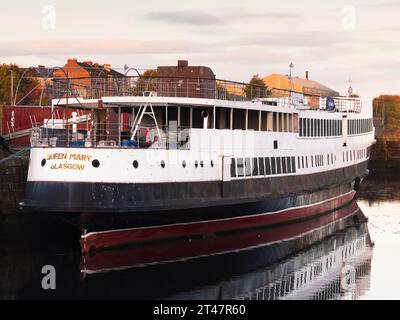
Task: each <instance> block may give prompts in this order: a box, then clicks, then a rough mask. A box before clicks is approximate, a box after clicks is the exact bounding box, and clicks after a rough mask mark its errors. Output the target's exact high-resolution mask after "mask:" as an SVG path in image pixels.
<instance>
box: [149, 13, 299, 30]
mask: <svg viewBox="0 0 400 320" xmlns="http://www.w3.org/2000/svg"><path fill="white" fill-rule="evenodd" d="M297 17H298V15H296V14H292V13H286V12H249V11H246V10H244V9H241V10H235V11H234V12H227V13H224V14H220V15H216V14H210V13H205V12H199V11H191V10H183V11H158V12H151V13H148V14H146V15H145V18H147V19H149V20H152V21H161V22H165V23H168V24H185V25H194V26H206V25H221V24H227V23H231V22H237V21H238V20H242V21H243V20H247V21H251V20H256V19H257V20H258V19H294V18H297Z"/></svg>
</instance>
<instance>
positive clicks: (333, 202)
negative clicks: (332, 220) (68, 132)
mask: <svg viewBox="0 0 400 320" xmlns="http://www.w3.org/2000/svg"><path fill="white" fill-rule="evenodd" d="M354 195H355V191H351V192H349V193H346V194H344V195H341V196H339V197H335V198H332V199H328V200H325V201H323V202H318V203H314V204H311V205H307V206H302V207H295V208H288V209H285V210H281V211H276V212H268V213H265V214H257V215H253V216H246V217H235V218H229V219H221V220H211V221H201V222H193V223H182V224H173V225H165V226H154V227H146V228H133V229H120V230H110V231H103V232H91V233H88V234H85V235H82V237H81V246H82V252H83V253H87V252H89V250H91V249H92V248H94V249H101V248H105V247H111V246H117V245H122V244H128V243H136V242H144V241H154V240H161V239H171V238H179V237H190V236H196V235H202V234H210V233H218V232H223V231H231V230H240V229H250V228H254V227H258V226H268V225H275V224H279V223H286V222H293V221H296V220H301V219H306V218H310V217H312V216H315V215H319V214H322V213H325V212H329V211H332V210H334V209H336V208H340V207H342V206H343V205H345V204H347V203H350V202H351V200H352V199H353V198H354Z"/></svg>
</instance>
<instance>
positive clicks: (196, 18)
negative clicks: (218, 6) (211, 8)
mask: <svg viewBox="0 0 400 320" xmlns="http://www.w3.org/2000/svg"><path fill="white" fill-rule="evenodd" d="M146 18H147V19H149V20H153V21H162V22H166V23H173V24H190V25H197V26H202V25H215V24H220V23H223V20H222V19H221V18H219V17H218V16H216V15H213V14H208V13H202V12H196V11H173V12H165V11H159V12H151V13H148V14H147V15H146Z"/></svg>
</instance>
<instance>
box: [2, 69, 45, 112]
mask: <svg viewBox="0 0 400 320" xmlns="http://www.w3.org/2000/svg"><path fill="white" fill-rule="evenodd" d="M10 71H12V76H13V94H14V99H15V97H16V99H15V101H16V103H17V104H24V105H30V104H32V105H34V104H38V103H39V99H40V93H41V90H40V88H38V82H37V81H36V80H33V79H29V78H26V77H24V78H23V79H22V80H21V85H20V87H19V89H18V92H16V90H17V86H18V82H19V81H20V79H21V77H22V71H21V69H20V68H19V67H18V66H17V65H15V64H1V65H0V104H6V105H8V104H10V103H11V72H10ZM20 100H21V101H20Z"/></svg>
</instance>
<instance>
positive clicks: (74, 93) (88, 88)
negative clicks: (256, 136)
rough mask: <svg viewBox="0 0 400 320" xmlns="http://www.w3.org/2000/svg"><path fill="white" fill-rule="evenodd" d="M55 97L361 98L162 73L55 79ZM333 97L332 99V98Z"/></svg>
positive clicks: (350, 106)
mask: <svg viewBox="0 0 400 320" xmlns="http://www.w3.org/2000/svg"><path fill="white" fill-rule="evenodd" d="M49 90H51V96H52V97H53V98H54V99H56V100H57V99H63V98H70V99H71V101H73V100H74V99H77V100H83V99H102V98H104V97H113V96H155V97H180V98H202V99H218V100H230V101H255V100H259V101H263V102H271V103H275V104H276V105H279V106H285V107H286V106H287V107H294V108H297V109H318V110H325V109H328V108H327V106H328V103H327V99H332V100H333V101H334V105H335V107H334V110H336V111H342V112H360V111H361V107H362V105H361V100H360V99H357V98H348V97H320V96H317V95H310V94H304V93H302V92H294V91H291V90H284V89H277V88H268V87H267V86H262V85H255V84H248V83H247V84H246V83H240V82H234V81H227V80H219V79H211V78H178V77H159V76H140V77H139V76H129V77H119V78H115V77H107V78H106V77H89V78H64V79H54V81H53V85H52V86H51V87H50V88H49ZM332 100H330V101H332Z"/></svg>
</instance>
